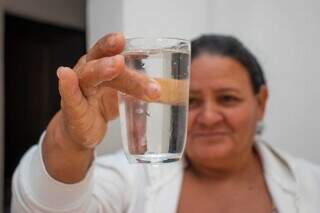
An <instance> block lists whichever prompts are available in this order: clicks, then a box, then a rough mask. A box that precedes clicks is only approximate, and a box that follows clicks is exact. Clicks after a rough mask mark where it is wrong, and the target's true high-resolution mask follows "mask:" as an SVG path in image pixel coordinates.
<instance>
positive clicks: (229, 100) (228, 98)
mask: <svg viewBox="0 0 320 213" xmlns="http://www.w3.org/2000/svg"><path fill="white" fill-rule="evenodd" d="M219 101H220V102H221V103H222V104H235V103H237V102H239V101H240V99H239V98H237V97H235V96H232V95H223V96H221V97H220V98H219Z"/></svg>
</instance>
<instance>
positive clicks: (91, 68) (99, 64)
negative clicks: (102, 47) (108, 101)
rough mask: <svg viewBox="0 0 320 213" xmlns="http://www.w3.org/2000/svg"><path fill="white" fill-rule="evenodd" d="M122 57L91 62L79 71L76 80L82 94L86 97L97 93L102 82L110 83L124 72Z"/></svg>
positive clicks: (117, 56)
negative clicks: (77, 79)
mask: <svg viewBox="0 0 320 213" xmlns="http://www.w3.org/2000/svg"><path fill="white" fill-rule="evenodd" d="M124 69H125V68H124V59H123V56H122V55H116V56H113V57H104V58H101V59H98V60H92V61H90V62H88V63H86V64H85V65H84V66H82V67H81V69H79V70H78V71H77V72H78V78H79V82H80V85H81V89H82V91H83V94H84V95H85V96H86V97H88V96H91V95H94V94H95V93H96V92H97V91H98V86H99V84H101V83H102V82H104V81H111V80H113V79H114V78H116V77H117V76H119V75H120V74H121V73H122V72H123V71H124Z"/></svg>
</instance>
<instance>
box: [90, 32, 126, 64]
mask: <svg viewBox="0 0 320 213" xmlns="http://www.w3.org/2000/svg"><path fill="white" fill-rule="evenodd" d="M124 46H125V38H124V36H123V34H122V33H111V34H108V35H106V36H104V37H102V38H101V39H100V40H99V41H98V42H97V43H96V44H95V45H94V46H93V47H92V48H91V49H90V50H89V52H88V54H87V55H86V60H87V61H91V60H94V59H98V58H102V57H106V56H113V55H116V54H119V53H121V52H122V51H123V48H124Z"/></svg>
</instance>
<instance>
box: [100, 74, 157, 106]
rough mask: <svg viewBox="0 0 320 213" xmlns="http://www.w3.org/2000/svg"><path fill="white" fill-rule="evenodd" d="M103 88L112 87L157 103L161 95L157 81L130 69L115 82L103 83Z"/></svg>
mask: <svg viewBox="0 0 320 213" xmlns="http://www.w3.org/2000/svg"><path fill="white" fill-rule="evenodd" d="M101 86H108V87H111V88H113V89H116V90H118V91H120V92H123V93H125V94H128V95H131V96H134V97H136V98H139V99H142V100H145V101H155V100H157V99H158V98H159V97H160V93H161V87H160V85H159V84H158V82H157V81H155V80H153V79H152V78H150V77H148V76H147V75H146V74H144V73H139V72H137V71H135V70H132V69H129V68H126V69H125V71H124V72H122V73H120V75H119V76H117V77H116V78H115V79H114V80H112V81H105V82H102V83H101Z"/></svg>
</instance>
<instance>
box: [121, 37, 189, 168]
mask: <svg viewBox="0 0 320 213" xmlns="http://www.w3.org/2000/svg"><path fill="white" fill-rule="evenodd" d="M123 55H124V57H125V62H126V66H127V67H128V68H130V69H133V70H135V71H137V72H140V73H141V74H145V75H148V76H149V77H150V78H152V79H154V80H156V81H157V82H158V83H159V84H160V86H161V95H160V97H159V99H157V100H156V101H154V102H146V101H143V100H140V99H137V98H134V97H132V96H129V95H126V94H124V93H121V92H119V111H120V122H121V134H122V142H123V147H124V151H125V154H126V156H127V159H128V161H129V162H130V163H154V164H159V163H169V162H174V161H177V160H179V159H181V157H182V154H183V150H184V147H185V143H186V134H187V115H188V99H189V80H190V78H189V73H190V41H189V40H185V39H178V38H131V39H127V40H126V47H125V50H124V52H123Z"/></svg>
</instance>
